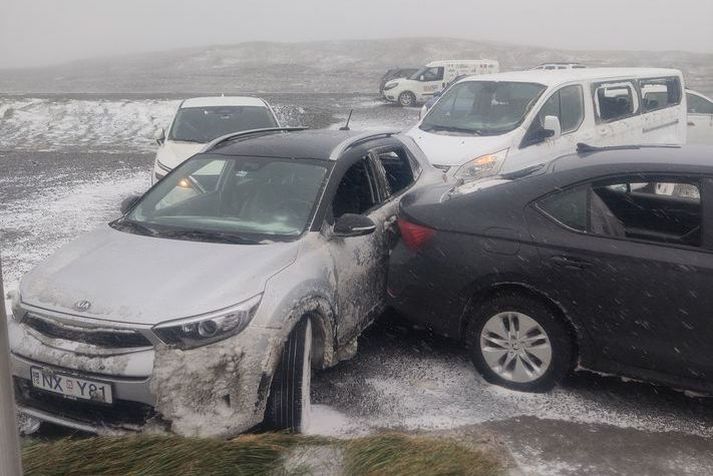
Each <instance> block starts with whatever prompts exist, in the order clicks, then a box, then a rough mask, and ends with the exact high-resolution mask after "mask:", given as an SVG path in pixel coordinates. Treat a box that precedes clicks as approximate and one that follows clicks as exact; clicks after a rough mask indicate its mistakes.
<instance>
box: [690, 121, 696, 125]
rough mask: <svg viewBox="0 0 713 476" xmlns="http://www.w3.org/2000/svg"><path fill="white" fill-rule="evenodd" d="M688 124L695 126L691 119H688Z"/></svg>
mask: <svg viewBox="0 0 713 476" xmlns="http://www.w3.org/2000/svg"><path fill="white" fill-rule="evenodd" d="M688 125H689V126H695V125H696V123H695V122H693V121H688Z"/></svg>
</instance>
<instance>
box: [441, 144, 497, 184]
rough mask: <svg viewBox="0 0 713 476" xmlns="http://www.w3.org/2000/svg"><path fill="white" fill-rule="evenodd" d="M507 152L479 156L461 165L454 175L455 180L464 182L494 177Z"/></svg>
mask: <svg viewBox="0 0 713 476" xmlns="http://www.w3.org/2000/svg"><path fill="white" fill-rule="evenodd" d="M508 150H510V149H503V150H499V151H497V152H494V153H492V154H486V155H481V156H480V157H476V158H475V159H473V160H471V161H469V162H466V163H465V164H463V165H461V166H460V168H459V169H458V170H457V171H456V173H455V175H454V176H455V178H458V179H463V180H465V181H468V180H473V179H478V178H482V177H488V176H490V175H495V174H497V173H498V172H499V171H500V167H502V165H503V162H504V161H505V157H507V155H508Z"/></svg>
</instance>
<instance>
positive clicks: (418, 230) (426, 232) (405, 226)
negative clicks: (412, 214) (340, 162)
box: [399, 218, 436, 251]
mask: <svg viewBox="0 0 713 476" xmlns="http://www.w3.org/2000/svg"><path fill="white" fill-rule="evenodd" d="M399 230H401V238H402V239H403V240H404V244H405V245H406V247H408V248H409V249H411V250H413V251H416V250H418V249H419V248H421V247H422V246H423V245H424V244H425V243H426V242H427V241H428V240H430V239H431V237H432V236H433V235H434V234H435V233H436V230H434V229H433V228H428V227H426V226H423V225H417V224H415V223H411V222H410V221H407V220H404V219H403V218H399Z"/></svg>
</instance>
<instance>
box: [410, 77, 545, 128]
mask: <svg viewBox="0 0 713 476" xmlns="http://www.w3.org/2000/svg"><path fill="white" fill-rule="evenodd" d="M545 89H546V87H545V86H544V85H542V84H536V83H522V82H508V81H466V82H463V83H459V84H455V85H454V86H453V87H451V88H450V89H449V90H448V91H446V93H445V94H444V95H443V97H441V99H440V100H439V101H438V102H437V103H436V104H435V105H434V106H433V108H431V110H430V111H429V112H428V114H427V115H426V117H425V118H424V119H423V122H421V125H420V126H419V127H420V128H421V129H422V130H424V131H427V132H460V133H465V134H476V135H500V134H504V133H506V132H510V131H512V130H513V129H515V128H516V127H518V126H519V125H520V124H521V123H522V121H523V120H524V118H525V115H526V114H527V113H528V112H529V111H530V109H532V106H533V105H534V104H535V102H536V101H537V99H538V98H539V97H540V95H541V94H542V93H543V91H544V90H545Z"/></svg>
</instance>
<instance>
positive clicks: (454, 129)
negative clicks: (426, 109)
mask: <svg viewBox="0 0 713 476" xmlns="http://www.w3.org/2000/svg"><path fill="white" fill-rule="evenodd" d="M421 129H423V130H424V131H426V132H428V131H444V132H464V133H466V134H473V135H476V136H479V135H481V132H480V130H478V129H468V128H465V127H455V126H434V125H427V124H421Z"/></svg>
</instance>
